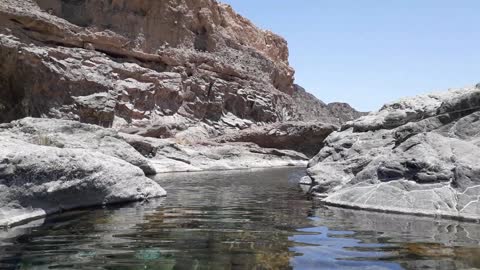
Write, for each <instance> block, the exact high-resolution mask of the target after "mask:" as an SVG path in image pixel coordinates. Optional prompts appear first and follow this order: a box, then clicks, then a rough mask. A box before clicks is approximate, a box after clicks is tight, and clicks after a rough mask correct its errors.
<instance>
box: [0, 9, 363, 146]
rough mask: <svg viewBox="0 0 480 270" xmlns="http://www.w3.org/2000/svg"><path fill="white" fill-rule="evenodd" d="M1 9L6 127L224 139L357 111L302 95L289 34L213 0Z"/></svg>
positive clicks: (0, 71) (0, 85) (0, 110)
mask: <svg viewBox="0 0 480 270" xmlns="http://www.w3.org/2000/svg"><path fill="white" fill-rule="evenodd" d="M0 15H1V16H0V26H1V27H0V57H1V58H2V60H3V61H2V63H0V96H1V97H2V98H1V99H0V122H9V121H11V120H16V119H20V118H23V117H26V116H33V117H50V118H61V119H69V120H77V121H81V122H85V123H91V124H97V125H101V126H105V127H114V128H115V129H117V130H122V131H124V132H127V133H132V134H139V135H143V136H150V137H157V138H169V137H173V136H175V135H176V134H177V133H179V132H182V131H186V130H188V129H194V130H197V129H198V128H199V126H203V125H201V124H206V125H208V126H209V128H212V129H214V135H221V134H223V133H224V132H225V131H226V130H231V129H244V128H248V127H249V126H250V125H252V124H259V125H263V124H264V123H273V122H281V121H294V120H308V121H322V122H325V123H333V124H338V123H340V122H343V121H345V120H351V119H353V118H351V116H352V117H355V116H356V114H355V113H356V111H354V110H353V111H352V114H351V115H350V109H349V108H347V107H345V111H346V112H347V113H346V114H345V113H344V112H342V113H341V114H338V113H332V112H334V111H333V110H332V109H331V108H330V107H329V108H328V109H326V111H324V110H323V109H324V108H323V107H324V106H323V104H322V102H320V101H318V100H316V98H315V97H313V96H311V95H308V94H306V93H303V92H302V93H301V94H298V93H299V91H297V87H294V85H293V80H294V71H293V69H292V68H291V67H290V66H289V63H288V48H287V43H286V41H285V40H284V39H283V38H281V37H279V36H277V35H275V34H273V33H271V32H269V31H264V30H261V29H258V28H257V27H255V26H254V25H253V24H252V23H251V22H250V21H248V20H247V19H245V18H243V17H241V16H240V15H238V14H236V13H235V12H234V11H233V10H232V8H231V7H229V6H228V5H223V4H220V3H217V2H216V1H214V0H201V1H197V0H175V1H153V0H145V1H126V0H125V1H123V0H122V1H107V0H101V1H89V0H86V1H66V0H36V1H34V0H18V1H17V0H15V1H13V0H0ZM308 102H310V103H309V104H310V105H309V106H308V110H305V107H303V106H304V104H307V103H308ZM328 106H330V105H328ZM335 111H338V110H335ZM323 113H325V115H328V116H325V117H323ZM322 117H323V118H322ZM200 123H201V124H200Z"/></svg>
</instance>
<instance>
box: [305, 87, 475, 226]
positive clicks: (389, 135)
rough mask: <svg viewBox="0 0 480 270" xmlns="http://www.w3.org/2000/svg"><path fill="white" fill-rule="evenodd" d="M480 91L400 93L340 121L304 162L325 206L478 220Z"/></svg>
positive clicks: (314, 188) (458, 90)
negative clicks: (372, 110) (373, 110)
mask: <svg viewBox="0 0 480 270" xmlns="http://www.w3.org/2000/svg"><path fill="white" fill-rule="evenodd" d="M479 159H480V89H479V88H477V87H471V88H465V89H452V90H450V91H447V92H442V93H434V94H429V95H423V96H417V97H413V98H406V99H402V100H399V101H397V102H394V103H391V104H387V105H385V106H384V107H383V108H382V109H381V110H380V111H378V112H376V113H371V114H369V115H368V116H364V117H362V118H359V119H358V120H354V121H351V122H348V123H346V124H345V125H343V127H342V131H339V132H334V133H332V134H331V135H330V136H329V137H328V138H327V139H326V140H325V142H324V147H323V148H322V150H321V151H320V152H319V153H318V155H317V156H315V157H314V158H313V159H312V160H311V161H310V164H309V169H308V173H309V175H310V176H309V177H306V178H304V179H303V180H302V182H303V183H304V184H310V183H311V182H312V181H313V187H312V188H311V191H312V192H314V193H315V194H317V195H319V196H321V197H323V201H325V202H326V203H329V204H333V205H339V206H346V207H353V208H361V209H370V210H377V211H388V212H399V213H409V214H419V215H434V216H444V217H450V218H460V219H471V220H479V219H480V201H479V194H480V165H479V163H478V160H479Z"/></svg>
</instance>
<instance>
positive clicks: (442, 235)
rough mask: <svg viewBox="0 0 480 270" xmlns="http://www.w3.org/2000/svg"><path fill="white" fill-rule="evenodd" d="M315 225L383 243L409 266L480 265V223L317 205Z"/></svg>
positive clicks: (362, 239) (366, 241) (405, 265)
mask: <svg viewBox="0 0 480 270" xmlns="http://www.w3.org/2000/svg"><path fill="white" fill-rule="evenodd" d="M314 215H315V217H316V218H315V220H314V226H326V227H328V228H329V229H330V230H339V231H342V230H348V231H351V232H352V233H351V235H349V236H348V237H349V238H354V239H357V240H359V241H360V242H362V243H365V244H378V243H382V244H385V245H388V246H390V247H387V248H382V250H384V251H388V252H389V253H390V254H389V256H388V257H386V258H384V259H385V260H388V261H396V262H398V263H400V265H402V266H403V267H405V268H407V269H418V268H426V269H465V268H480V224H477V223H469V222H461V221H454V220H446V219H434V218H430V217H418V216H410V215H396V214H386V213H376V212H368V211H361V210H350V209H342V208H336V207H330V206H328V207H326V206H318V208H316V210H315V214H314Z"/></svg>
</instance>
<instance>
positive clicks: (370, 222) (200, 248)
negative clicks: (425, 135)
mask: <svg viewBox="0 0 480 270" xmlns="http://www.w3.org/2000/svg"><path fill="white" fill-rule="evenodd" d="M303 174H304V170H301V169H275V170H258V171H248V172H247V171H243V172H221V173H195V174H190V173H189V174H175V175H162V176H160V177H157V179H156V180H158V181H159V182H160V183H161V184H162V186H164V187H165V188H166V189H167V191H168V192H169V196H168V198H166V199H159V200H153V201H150V202H147V203H143V204H142V203H137V204H128V205H122V206H115V207H108V208H99V209H90V210H82V211H75V212H69V213H64V214H61V215H56V216H52V217H49V218H48V219H47V220H45V221H44V222H43V223H42V222H37V224H32V225H28V226H24V227H20V228H15V229H11V230H9V231H0V269H161V270H164V269H165V270H170V269H419V268H421V269H472V268H476V267H480V246H479V241H480V225H479V224H474V223H461V222H456V221H446V220H436V219H431V218H418V217H411V216H401V215H388V214H377V213H368V212H362V211H354V210H345V209H339V208H332V207H326V206H323V205H321V204H320V203H318V202H316V201H312V200H310V199H309V198H308V197H307V196H306V195H304V194H303V193H302V192H301V190H300V189H299V187H298V186H297V184H296V181H297V180H298V179H299V178H300V177H301V176H302V175H303Z"/></svg>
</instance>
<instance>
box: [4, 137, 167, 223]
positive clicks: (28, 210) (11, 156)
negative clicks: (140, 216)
mask: <svg viewBox="0 0 480 270" xmlns="http://www.w3.org/2000/svg"><path fill="white" fill-rule="evenodd" d="M0 138H1V139H0V226H12V225H16V224H20V223H23V222H26V221H29V220H32V219H36V218H41V217H43V216H45V215H47V214H52V213H56V212H59V211H63V210H69V209H74V208H79V207H88V206H94V205H103V204H111V203H119V202H128V201H136V200H144V199H147V198H151V197H159V196H164V195H165V194H166V193H165V191H164V190H163V189H162V188H161V187H160V186H159V185H158V184H157V183H155V182H153V181H152V180H150V179H148V178H146V177H145V175H144V173H143V172H142V171H141V170H140V169H139V168H138V167H135V166H133V165H131V164H129V163H127V162H125V161H123V160H121V159H118V158H114V157H111V156H108V155H104V154H101V153H99V152H95V151H88V150H86V149H68V148H59V147H54V146H41V145H37V144H31V143H28V142H26V141H23V140H17V139H12V138H10V136H4V134H1V135H0Z"/></svg>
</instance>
